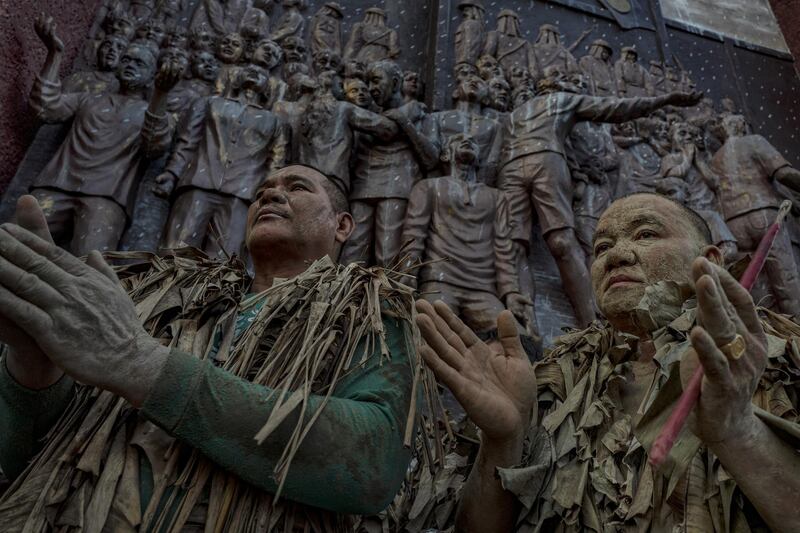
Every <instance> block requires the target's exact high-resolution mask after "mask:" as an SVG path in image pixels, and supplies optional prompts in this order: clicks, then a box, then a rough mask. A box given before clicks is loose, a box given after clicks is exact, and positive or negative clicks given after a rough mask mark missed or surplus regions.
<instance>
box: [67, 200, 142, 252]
mask: <svg viewBox="0 0 800 533" xmlns="http://www.w3.org/2000/svg"><path fill="white" fill-rule="evenodd" d="M77 200H78V207H77V208H76V209H75V225H74V230H73V233H72V244H71V245H70V248H71V250H70V251H71V252H72V253H73V254H75V255H77V256H83V255H86V254H88V253H89V252H91V251H92V250H99V251H101V252H106V251H109V250H116V249H117V246H118V245H119V240H120V238H121V237H122V232H123V231H124V230H125V225H126V224H127V222H128V217H127V215H126V214H125V209H123V208H122V206H121V205H119V204H118V203H117V202H115V201H114V200H109V199H108V198H102V197H99V196H83V197H78V198H77Z"/></svg>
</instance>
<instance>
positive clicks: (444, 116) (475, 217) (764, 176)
mask: <svg viewBox="0 0 800 533" xmlns="http://www.w3.org/2000/svg"><path fill="white" fill-rule="evenodd" d="M275 7H276V6H274V5H273V1H272V0H202V1H201V2H200V4H199V5H198V7H197V8H196V10H195V11H194V13H193V14H192V15H191V16H190V17H189V18H188V19H186V20H189V22H188V25H182V24H181V23H180V21H179V16H180V14H181V13H183V11H185V6H184V5H183V3H182V1H181V0H177V1H175V0H173V1H169V0H159V1H158V2H155V1H153V0H149V1H148V0H119V1H117V2H114V3H111V4H109V5H107V6H106V7H105V8H104V11H103V12H102V14H101V16H102V24H101V26H100V29H99V30H98V32H97V34H96V36H95V38H94V40H92V41H90V43H89V46H88V51H89V54H91V55H92V56H93V57H94V58H95V61H94V65H95V66H94V69H93V70H91V71H85V72H78V73H76V74H73V75H72V76H70V77H69V78H67V79H65V80H64V81H63V82H60V81H59V80H58V77H57V72H58V66H59V62H60V54H61V52H62V50H63V44H62V43H61V42H60V40H59V39H58V37H57V35H56V32H55V29H54V25H53V23H52V20H51V19H49V18H47V17H43V18H41V19H40V20H38V21H37V23H36V30H37V32H38V34H39V36H40V37H41V39H42V40H43V41H44V43H45V44H46V46H47V48H48V52H49V53H48V58H47V61H46V64H45V67H44V68H43V70H42V72H41V74H40V75H39V76H38V77H37V80H36V82H35V84H34V88H33V91H32V94H31V103H32V107H33V109H34V110H35V112H36V113H37V114H38V116H39V117H40V118H41V119H43V120H45V121H50V122H60V121H67V120H69V119H73V122H72V125H71V128H70V131H69V133H68V135H67V138H66V140H65V141H64V143H63V145H62V146H61V147H60V149H59V150H58V152H57V153H56V155H55V156H54V157H53V159H52V161H51V162H50V164H49V165H48V166H47V168H46V169H45V170H44V171H43V172H42V173H41V175H40V176H39V178H38V179H36V181H35V182H34V186H33V191H32V192H33V194H35V195H36V196H37V197H38V198H39V200H40V202H41V203H42V205H43V206H44V208H45V212H46V214H47V216H48V220H49V222H50V225H51V227H52V228H53V230H54V233H56V235H57V237H58V238H59V239H60V242H61V243H63V244H64V245H65V246H68V247H69V248H70V249H71V250H72V251H73V252H75V253H77V254H83V253H86V252H88V251H89V250H91V249H95V248H96V249H101V250H110V249H115V248H116V247H117V246H118V244H119V241H120V237H121V235H122V232H123V230H124V229H125V227H126V226H127V225H128V224H129V223H130V220H129V218H130V216H131V213H132V202H133V201H134V198H135V197H136V191H137V184H138V182H139V180H140V177H141V173H142V168H143V166H144V165H145V164H146V162H147V161H149V160H152V159H153V158H154V157H156V156H159V155H162V154H165V155H166V158H165V160H166V165H165V167H164V170H163V172H162V173H161V174H160V175H159V176H158V177H157V178H156V186H155V188H154V191H153V192H154V193H155V194H156V195H158V196H161V197H163V198H167V199H169V200H170V203H171V210H170V214H169V217H168V220H167V222H166V225H165V227H164V229H163V235H162V242H161V245H162V247H164V248H172V247H177V246H181V245H184V244H188V245H192V246H196V247H198V248H201V249H204V250H205V251H207V252H208V253H210V254H224V253H236V254H246V250H245V245H244V235H245V229H246V228H245V226H246V212H247V206H248V204H249V203H250V202H251V201H252V199H253V196H254V194H255V191H256V190H257V188H258V187H259V185H260V183H261V181H262V180H263V179H264V178H265V177H266V176H267V174H268V173H269V172H270V171H271V170H273V169H277V168H280V167H283V166H285V165H288V164H292V163H299V164H306V165H309V166H312V167H314V168H316V169H318V170H319V171H321V172H322V173H324V174H325V175H327V176H328V177H329V179H330V180H331V181H332V182H333V183H334V184H335V185H336V186H337V187H339V188H340V189H341V191H342V192H343V193H344V194H345V195H346V196H347V198H348V200H349V202H350V211H351V213H352V215H353V217H354V219H355V221H356V230H355V232H354V234H353V235H352V237H351V239H350V240H349V241H348V244H347V245H346V247H345V249H344V251H343V257H342V261H343V262H349V261H365V262H367V263H370V264H380V265H385V266H394V265H396V264H398V263H397V262H398V261H400V260H405V261H406V262H407V264H406V266H407V267H408V268H411V269H415V268H416V265H419V264H422V265H423V266H422V267H421V268H417V269H416V270H414V271H413V273H414V274H415V275H416V281H415V282H416V283H417V286H418V288H419V289H420V293H421V295H422V297H426V298H431V299H439V298H441V299H444V300H445V301H446V302H448V303H449V304H451V306H453V308H454V309H457V310H458V311H459V312H460V314H461V316H463V317H464V319H465V321H467V322H468V324H469V325H470V326H471V327H473V328H474V329H475V330H477V331H480V332H483V333H486V334H487V335H489V334H491V332H492V330H493V329H494V324H495V319H496V317H497V315H498V314H499V312H500V311H502V310H503V309H505V308H508V309H510V310H511V311H512V312H513V313H514V314H515V316H516V317H517V318H518V320H519V327H520V331H526V332H527V333H528V334H529V335H531V336H532V337H535V336H536V331H537V328H536V317H535V313H534V308H533V301H534V283H533V278H532V275H531V269H530V262H529V255H530V252H531V250H530V243H531V237H532V235H533V231H534V227H538V230H539V231H540V232H541V235H542V237H543V239H544V242H545V243H546V245H547V247H548V248H549V250H550V252H551V253H552V255H553V257H554V258H555V260H556V263H557V265H558V269H559V272H560V274H561V279H562V282H563V287H564V290H565V292H566V294H567V296H568V298H569V300H570V302H571V303H572V305H573V308H574V310H575V315H576V318H577V320H578V322H580V323H587V322H589V321H591V320H592V319H593V318H594V317H595V308H594V305H593V303H592V301H591V298H590V296H589V295H590V294H592V291H591V287H590V286H589V275H588V271H587V269H588V263H589V258H590V257H591V255H592V242H591V241H592V234H593V232H594V228H595V225H596V223H597V220H598V218H599V216H600V214H601V213H602V211H603V210H604V209H605V207H606V206H608V205H609V203H610V202H611V201H612V200H613V199H615V198H618V197H620V196H623V195H626V194H630V193H633V192H637V191H657V192H660V193H663V194H667V195H669V196H671V197H673V198H675V199H677V200H678V201H680V202H682V203H684V204H685V205H687V206H689V207H691V208H692V209H695V210H696V211H697V212H698V213H700V214H701V216H703V217H704V218H705V219H706V221H707V222H708V224H709V227H710V229H711V232H712V235H713V238H714V240H715V241H716V243H717V244H719V245H720V246H722V247H723V250H724V251H725V253H726V254H727V255H728V257H729V258H730V259H735V258H736V257H738V256H740V255H742V254H744V253H748V252H751V251H753V249H754V247H755V246H756V245H757V244H758V236H757V235H756V234H755V233H754V232H755V230H753V229H752V228H754V227H758V228H762V226H763V224H762V219H763V220H769V218H770V216H771V215H772V211H774V210H776V209H777V206H778V205H779V203H780V199H781V196H780V194H779V193H778V192H777V190H776V189H775V187H774V186H773V180H774V178H775V177H776V175H777V174H781V173H782V174H783V175H784V176H788V178H787V180H783V181H782V183H784V182H785V183H787V184H791V183H794V181H793V178H792V176H793V174H792V173H793V172H795V171H794V170H793V169H792V168H791V167H790V166H789V164H788V163H787V162H786V160H785V159H783V157H781V155H780V154H778V153H777V152H776V150H775V149H774V148H773V147H772V146H771V145H769V143H768V142H767V141H766V140H764V139H763V138H762V137H760V136H757V135H752V134H750V133H749V132H748V127H747V124H746V122H745V121H744V119H743V117H742V116H741V115H739V114H737V113H736V110H735V108H734V107H735V106H733V105H732V103H731V102H724V103H722V104H721V106H722V107H721V108H720V109H719V110H717V109H715V107H716V106H715V104H714V102H713V101H711V100H710V99H708V98H706V99H703V100H702V101H701V97H702V95H700V94H699V93H696V92H695V91H694V84H693V82H692V80H691V79H690V77H689V75H688V73H687V72H686V71H684V70H683V69H682V68H681V67H680V66H678V67H673V66H672V65H665V64H663V63H660V62H651V64H650V67H649V69H646V68H645V67H644V66H642V64H641V63H640V61H639V55H638V52H637V50H636V48H635V47H625V48H622V49H621V50H620V51H619V52H618V53H617V52H616V51H615V50H614V49H613V47H612V46H611V45H610V44H609V43H608V42H606V41H605V40H602V39H597V40H594V41H593V42H591V44H590V45H588V46H587V47H586V49H587V50H588V53H587V54H586V55H585V56H583V57H580V58H576V57H575V56H574V55H573V53H574V51H575V50H576V49H577V48H578V45H579V44H580V41H581V40H582V39H583V38H584V37H586V36H587V34H588V33H589V32H585V33H584V35H582V36H581V38H580V39H579V40H578V41H577V42H575V43H574V44H573V45H572V46H568V45H566V44H565V43H564V42H563V41H562V38H561V35H560V33H559V30H558V28H557V27H555V26H553V25H550V24H545V25H543V26H541V28H540V30H539V33H538V37H537V39H536V41H535V42H530V41H528V40H527V39H525V38H524V37H523V36H522V32H521V30H520V28H521V26H522V25H523V22H522V21H521V20H520V17H519V16H518V14H517V13H515V12H514V11H512V10H507V9H505V10H502V11H501V12H500V13H499V15H498V17H497V20H496V25H495V27H494V29H489V28H488V27H487V21H486V11H485V8H484V5H483V4H482V2H481V0H462V1H461V2H460V3H459V9H460V12H461V14H462V21H461V23H460V24H459V26H458V28H457V30H456V32H455V34H454V41H455V53H454V58H455V69H454V76H455V90H454V93H453V107H452V109H446V110H441V111H436V112H431V111H430V110H428V108H427V107H426V106H425V105H424V104H422V103H421V102H420V100H421V99H422V95H423V92H424V88H423V86H422V79H421V77H420V75H419V73H417V72H413V71H405V72H404V71H403V70H402V69H401V67H400V65H399V64H398V62H397V60H398V58H400V55H401V46H400V45H401V43H400V37H399V35H398V33H397V31H396V30H394V29H392V27H391V26H390V24H389V21H387V15H386V13H385V12H384V11H383V10H382V9H380V8H377V7H373V8H370V9H367V10H366V11H365V12H364V17H363V19H362V20H360V21H358V22H356V23H355V24H353V26H352V28H351V30H350V33H349V35H345V34H344V31H343V27H342V21H343V18H344V14H345V8H344V7H342V6H341V5H340V4H338V3H336V2H328V3H325V4H324V5H323V6H322V7H321V8H319V10H318V11H317V12H316V13H313V14H307V13H306V11H307V5H306V0H282V1H281V2H280V15H279V16H276V15H275V13H273V11H274V10H275ZM615 55H618V58H615ZM796 192H800V191H796ZM754 198H755V199H757V201H756V200H754ZM759 224H761V226H760V225H759ZM762 229H763V228H762ZM774 255H775V258H774V261H773V268H772V269H769V268H768V270H767V272H768V276H769V282H770V284H771V286H772V289H773V292H774V294H775V298H776V301H777V304H778V306H779V307H780V308H781V310H783V311H785V312H787V313H790V314H795V315H800V309H794V308H793V307H792V306H796V305H797V304H796V302H797V299H796V298H794V297H792V296H791V295H792V294H798V293H800V282H798V276H797V270H798V269H797V265H796V264H795V259H794V257H793V256H792V251H791V243H790V242H789V241H788V238H787V239H786V240H785V242H784V241H781V242H779V243H778V245H777V247H776V252H775V254H774ZM533 260H534V261H535V260H536V258H533Z"/></svg>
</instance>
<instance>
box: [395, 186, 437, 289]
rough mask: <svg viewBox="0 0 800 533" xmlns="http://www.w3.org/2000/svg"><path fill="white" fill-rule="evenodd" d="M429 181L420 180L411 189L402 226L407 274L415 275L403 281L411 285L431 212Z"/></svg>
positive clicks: (415, 273)
mask: <svg viewBox="0 0 800 533" xmlns="http://www.w3.org/2000/svg"><path fill="white" fill-rule="evenodd" d="M430 183H431V182H430V181H429V180H422V181H420V182H419V183H417V184H416V185H415V186H414V189H412V191H411V196H410V197H409V200H408V209H407V211H406V221H405V225H404V226H403V240H402V242H403V246H404V248H403V251H404V253H405V254H407V257H408V259H407V261H406V264H405V266H406V268H407V269H408V273H409V275H410V276H415V277H414V278H412V279H411V280H410V281H405V280H404V281H405V283H406V284H408V285H411V286H416V285H417V280H416V275H417V272H418V270H419V269H418V268H412V267H413V266H414V265H416V264H417V263H418V262H419V261H422V260H423V259H424V254H425V240H426V239H427V237H428V228H429V226H430V222H431V215H432V214H433V197H432V194H431V192H432V189H431V187H430Z"/></svg>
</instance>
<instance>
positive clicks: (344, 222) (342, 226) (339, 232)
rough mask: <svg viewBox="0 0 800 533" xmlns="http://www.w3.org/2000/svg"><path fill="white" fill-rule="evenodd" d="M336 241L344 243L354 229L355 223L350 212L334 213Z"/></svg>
mask: <svg viewBox="0 0 800 533" xmlns="http://www.w3.org/2000/svg"><path fill="white" fill-rule="evenodd" d="M336 223H337V225H336V242H338V243H339V244H344V243H345V241H347V239H349V238H350V234H351V233H353V230H354V229H356V223H355V221H354V220H353V217H352V216H351V215H350V213H339V214H338V215H336Z"/></svg>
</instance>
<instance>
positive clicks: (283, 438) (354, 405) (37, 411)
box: [0, 317, 413, 514]
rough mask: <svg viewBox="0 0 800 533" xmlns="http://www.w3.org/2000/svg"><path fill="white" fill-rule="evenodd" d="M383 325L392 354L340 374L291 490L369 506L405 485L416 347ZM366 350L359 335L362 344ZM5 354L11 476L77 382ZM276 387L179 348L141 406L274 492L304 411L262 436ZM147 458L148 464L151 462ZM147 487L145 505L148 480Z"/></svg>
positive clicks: (341, 506) (0, 454)
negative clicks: (23, 369) (41, 382)
mask: <svg viewBox="0 0 800 533" xmlns="http://www.w3.org/2000/svg"><path fill="white" fill-rule="evenodd" d="M384 325H385V328H386V342H387V346H388V348H389V353H390V354H391V360H390V361H386V359H385V358H382V357H381V356H380V354H379V353H375V354H373V356H372V357H369V358H368V359H367V361H365V363H364V364H363V366H359V367H358V368H356V369H353V370H352V371H351V372H350V373H348V375H347V376H346V377H344V378H343V379H342V380H341V381H340V382H339V383H338V385H337V387H336V389H335V391H334V394H333V397H332V398H331V399H330V400H329V402H328V404H327V405H326V406H325V408H324V410H323V411H322V413H321V415H320V417H319V418H318V419H317V421H316V422H315V423H314V425H313V426H312V427H311V430H310V433H309V434H308V436H307V437H306V439H305V440H304V441H303V444H302V445H301V447H300V449H299V451H298V453H297V455H296V456H295V458H294V460H293V462H292V465H291V468H290V469H289V473H288V476H287V478H286V482H285V484H284V488H283V493H282V494H283V496H284V497H285V498H287V499H289V500H293V501H296V502H299V503H303V504H306V505H310V506H313V507H319V508H322V509H326V510H330V511H334V512H339V513H347V514H370V513H375V512H378V511H380V510H382V509H383V508H385V507H386V506H387V505H388V504H389V503H390V501H391V500H392V498H393V496H394V495H395V493H396V491H397V490H398V489H399V487H400V485H401V483H402V480H403V477H404V475H405V472H406V468H407V466H408V462H409V460H410V457H411V452H410V450H407V449H406V448H404V447H403V430H404V428H405V422H406V415H407V413H408V408H409V405H410V402H411V401H412V379H413V378H412V370H411V365H410V357H409V355H410V350H411V349H412V348H411V347H410V346H409V345H408V344H407V342H406V336H405V334H404V331H403V328H402V326H401V324H400V323H399V322H398V321H396V320H394V319H391V318H386V317H385V318H384ZM376 344H378V343H376ZM365 349H366V341H362V343H361V346H360V349H359V351H360V352H361V353H363V352H364V351H365ZM375 349H376V350H379V349H380V348H379V347H376V348H375ZM354 360H355V361H360V360H361V358H360V357H356V358H355V359H354ZM0 363H2V364H0V466H2V468H3V471H4V472H6V474H7V475H8V476H9V477H10V478H14V477H16V476H18V475H19V474H20V473H21V472H22V470H23V469H24V468H25V466H26V464H27V462H28V461H29V460H30V459H31V458H32V457H33V456H34V455H35V454H36V453H37V452H38V451H39V450H40V449H41V446H42V439H43V438H44V437H45V435H46V433H47V431H48V429H49V428H50V427H51V426H52V425H53V424H54V422H55V421H56V420H57V419H58V417H59V416H60V414H61V413H62V412H63V411H64V409H65V408H66V406H67V404H68V403H69V401H70V399H71V398H72V396H73V394H74V391H75V385H74V384H73V382H72V380H71V379H70V378H68V377H64V378H62V379H61V380H60V381H59V382H58V383H56V384H55V385H53V386H52V387H50V388H48V389H46V390H43V391H32V390H28V389H25V388H24V387H22V386H20V385H19V384H18V383H16V382H15V381H14V379H13V378H12V377H11V376H10V375H9V373H8V370H7V369H6V365H5V361H4V360H3V361H0ZM270 393H271V390H270V389H268V388H266V387H262V386H258V385H255V384H253V383H250V382H247V381H245V380H243V379H240V378H237V377H235V376H233V375H232V374H230V373H228V372H226V371H224V370H222V369H220V368H217V367H215V366H213V365H212V364H211V363H210V362H208V361H205V360H203V361H201V360H199V359H197V358H196V357H194V356H192V355H189V354H186V353H182V352H180V351H177V350H173V351H172V352H171V354H170V356H169V358H168V360H167V363H166V365H165V367H164V369H163V370H162V372H161V375H160V376H159V378H158V380H157V382H156V385H155V387H154V388H153V390H152V391H151V392H150V395H149V396H148V398H147V399H146V401H145V403H144V405H143V406H142V409H141V414H142V415H144V416H145V417H146V418H147V419H149V420H151V421H152V422H154V423H155V424H157V425H158V426H160V427H162V428H163V429H164V430H166V431H167V432H168V433H169V434H170V435H172V436H174V437H176V438H177V439H179V440H181V441H183V442H185V443H188V444H190V445H192V446H194V447H195V448H197V449H198V450H199V451H201V452H202V453H203V454H204V455H205V456H206V457H208V458H209V459H210V460H212V461H213V462H214V463H216V464H217V465H219V466H220V467H222V468H224V469H225V470H227V471H229V472H231V473H233V474H235V475H236V476H237V477H239V478H240V479H242V480H243V481H245V482H247V483H250V484H251V485H253V486H255V487H256V488H259V489H261V490H264V491H267V492H274V491H275V490H276V488H277V485H276V483H275V480H274V470H275V466H276V464H277V463H278V460H279V459H280V457H281V454H282V452H283V450H284V448H285V445H286V442H287V441H288V439H289V436H290V434H291V430H292V428H294V427H295V423H296V422H297V419H298V416H299V413H297V412H295V413H294V414H293V415H292V416H290V417H289V418H288V419H287V420H286V421H284V422H283V423H282V424H281V425H280V426H279V428H278V429H277V430H276V431H275V433H273V434H272V435H271V436H270V437H269V438H268V439H267V441H266V442H264V443H263V444H261V445H259V444H257V443H256V441H255V440H254V435H255V434H256V433H257V432H258V431H259V430H260V429H261V427H262V426H263V425H264V423H265V422H266V420H267V418H268V416H269V413H270V412H271V410H272V408H273V405H274V403H275V401H276V395H272V396H271V397H270ZM311 401H312V403H311V405H310V406H309V409H308V410H307V413H313V412H315V411H316V407H317V406H318V405H319V402H321V401H322V398H321V397H312V400H311ZM306 416H311V415H310V414H307V415H306ZM143 466H145V468H143V469H142V470H143V472H144V471H146V470H149V468H147V466H149V465H143ZM141 486H142V491H141V492H142V494H141V497H142V498H141V499H142V506H143V507H144V506H146V505H147V502H148V501H149V499H150V496H151V494H150V490H149V489H148V486H150V484H149V483H146V482H143V483H142V484H141Z"/></svg>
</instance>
